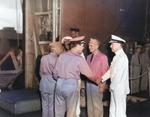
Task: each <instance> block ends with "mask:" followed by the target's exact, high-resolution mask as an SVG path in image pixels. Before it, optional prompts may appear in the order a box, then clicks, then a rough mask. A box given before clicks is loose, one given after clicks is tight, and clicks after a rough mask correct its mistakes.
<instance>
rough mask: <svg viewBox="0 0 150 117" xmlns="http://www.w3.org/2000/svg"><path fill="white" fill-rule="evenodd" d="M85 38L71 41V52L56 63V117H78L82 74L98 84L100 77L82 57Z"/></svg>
mask: <svg viewBox="0 0 150 117" xmlns="http://www.w3.org/2000/svg"><path fill="white" fill-rule="evenodd" d="M83 39H84V36H80V37H76V38H73V39H71V40H70V41H71V50H70V51H68V52H65V53H63V54H61V55H60V56H59V58H58V60H57V62H56V65H55V68H54V71H53V73H54V74H53V77H54V78H55V79H58V80H57V83H56V91H55V116H56V117H64V115H65V111H67V117H77V114H76V109H77V103H78V99H79V98H78V97H79V91H80V90H79V89H78V85H79V84H78V80H80V72H81V73H82V74H84V75H86V76H87V77H88V78H89V79H90V80H92V81H94V82H96V81H97V79H98V77H97V76H96V74H95V73H93V72H92V71H91V70H90V68H89V66H88V64H87V62H86V61H85V59H84V58H83V57H81V56H80V54H81V53H82V50H83V49H84V43H85V42H84V40H83Z"/></svg>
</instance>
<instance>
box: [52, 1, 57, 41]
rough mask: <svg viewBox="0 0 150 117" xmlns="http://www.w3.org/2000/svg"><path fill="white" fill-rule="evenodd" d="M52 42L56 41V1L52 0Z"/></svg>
mask: <svg viewBox="0 0 150 117" xmlns="http://www.w3.org/2000/svg"><path fill="white" fill-rule="evenodd" d="M52 12H53V42H55V40H56V0H53V11H52Z"/></svg>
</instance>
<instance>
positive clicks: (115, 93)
mask: <svg viewBox="0 0 150 117" xmlns="http://www.w3.org/2000/svg"><path fill="white" fill-rule="evenodd" d="M109 43H111V46H110V48H111V50H112V52H114V53H115V56H114V58H113V60H112V62H111V65H110V68H109V70H108V71H107V72H106V73H105V74H104V75H103V76H102V79H103V80H102V81H101V82H102V83H103V82H105V81H106V80H107V79H109V78H110V79H111V84H110V92H111V100H110V109H109V117H126V96H127V94H129V92H130V89H129V72H128V58H127V56H126V54H125V53H124V51H123V49H122V46H123V44H124V43H125V40H123V39H122V38H120V37H117V36H115V35H112V36H111V40H110V42H109Z"/></svg>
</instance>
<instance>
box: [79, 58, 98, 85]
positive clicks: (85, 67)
mask: <svg viewBox="0 0 150 117" xmlns="http://www.w3.org/2000/svg"><path fill="white" fill-rule="evenodd" d="M79 69H80V72H81V73H82V74H84V75H85V76H86V77H87V78H88V79H90V80H92V81H94V82H96V80H97V78H98V77H97V76H96V74H95V73H94V72H92V71H91V69H90V67H89V65H88V64H87V62H86V61H85V60H84V59H82V61H80V64H79Z"/></svg>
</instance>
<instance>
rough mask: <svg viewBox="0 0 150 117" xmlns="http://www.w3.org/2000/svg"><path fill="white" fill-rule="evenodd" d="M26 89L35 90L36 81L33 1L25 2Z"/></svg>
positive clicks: (26, 0)
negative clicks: (34, 81) (34, 82)
mask: <svg viewBox="0 0 150 117" xmlns="http://www.w3.org/2000/svg"><path fill="white" fill-rule="evenodd" d="M32 1H33V0H32ZM25 4H26V7H25V26H26V28H25V37H26V38H25V88H27V89H30V88H33V87H34V86H33V79H34V63H35V50H34V35H33V22H32V20H33V14H32V12H31V9H32V8H31V1H30V0H25Z"/></svg>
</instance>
